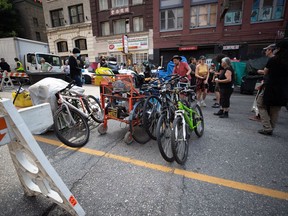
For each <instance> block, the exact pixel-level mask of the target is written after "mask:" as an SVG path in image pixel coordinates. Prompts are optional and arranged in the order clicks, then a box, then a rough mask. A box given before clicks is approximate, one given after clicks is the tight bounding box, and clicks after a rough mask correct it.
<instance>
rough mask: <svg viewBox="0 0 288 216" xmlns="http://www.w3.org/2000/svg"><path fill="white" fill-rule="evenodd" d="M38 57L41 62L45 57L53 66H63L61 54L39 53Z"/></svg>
mask: <svg viewBox="0 0 288 216" xmlns="http://www.w3.org/2000/svg"><path fill="white" fill-rule="evenodd" d="M36 57H37V61H38V62H41V61H40V60H41V58H44V59H45V61H46V62H48V63H49V64H51V65H52V66H61V59H60V57H59V56H53V55H49V54H37V55H36Z"/></svg>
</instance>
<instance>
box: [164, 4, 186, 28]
mask: <svg viewBox="0 0 288 216" xmlns="http://www.w3.org/2000/svg"><path fill="white" fill-rule="evenodd" d="M182 28H183V8H175V9H167V10H161V11H160V29H161V31H165V30H180V29H182Z"/></svg>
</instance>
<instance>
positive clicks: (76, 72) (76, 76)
mask: <svg viewBox="0 0 288 216" xmlns="http://www.w3.org/2000/svg"><path fill="white" fill-rule="evenodd" d="M72 53H73V55H71V56H69V59H68V64H69V67H70V77H71V79H72V80H75V82H76V85H77V86H80V87H82V79H81V68H80V67H79V64H78V62H77V58H78V57H79V56H80V49H79V48H77V47H75V48H74V49H73V51H72Z"/></svg>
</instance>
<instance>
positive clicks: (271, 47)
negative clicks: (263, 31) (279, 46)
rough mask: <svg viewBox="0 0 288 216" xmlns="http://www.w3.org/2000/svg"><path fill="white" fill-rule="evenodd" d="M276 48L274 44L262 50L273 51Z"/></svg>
mask: <svg viewBox="0 0 288 216" xmlns="http://www.w3.org/2000/svg"><path fill="white" fill-rule="evenodd" d="M275 48H276V44H270V45H268V46H267V47H265V48H263V49H264V50H267V49H271V50H274V49H275Z"/></svg>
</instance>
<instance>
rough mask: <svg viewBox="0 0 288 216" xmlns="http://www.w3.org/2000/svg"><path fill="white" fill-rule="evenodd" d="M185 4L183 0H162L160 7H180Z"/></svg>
mask: <svg viewBox="0 0 288 216" xmlns="http://www.w3.org/2000/svg"><path fill="white" fill-rule="evenodd" d="M180 6H183V0H161V1H160V8H161V9H164V8H171V7H180Z"/></svg>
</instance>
